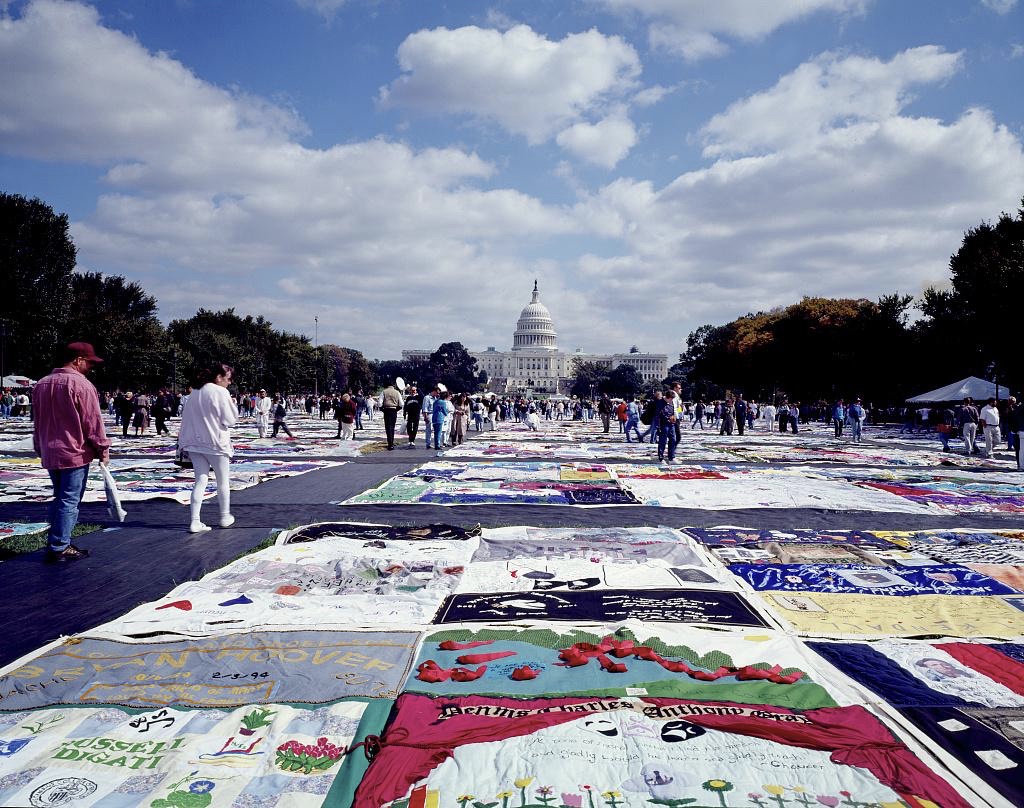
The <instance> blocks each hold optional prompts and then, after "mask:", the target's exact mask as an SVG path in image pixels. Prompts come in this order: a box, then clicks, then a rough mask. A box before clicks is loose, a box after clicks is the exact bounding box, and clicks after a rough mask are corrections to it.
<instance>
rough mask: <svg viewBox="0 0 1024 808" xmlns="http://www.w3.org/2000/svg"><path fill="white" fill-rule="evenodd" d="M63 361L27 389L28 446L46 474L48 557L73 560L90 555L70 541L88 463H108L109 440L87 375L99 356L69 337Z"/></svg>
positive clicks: (98, 359)
mask: <svg viewBox="0 0 1024 808" xmlns="http://www.w3.org/2000/svg"><path fill="white" fill-rule="evenodd" d="M61 358H62V359H63V362H64V364H63V365H62V366H61V367H59V368H54V369H53V371H52V372H51V373H50V375H48V376H45V377H43V378H42V379H40V380H39V382H38V383H37V384H36V387H35V390H33V391H32V403H33V407H34V411H35V412H34V417H33V424H32V448H33V450H34V451H35V453H36V454H37V455H39V458H40V464H41V465H42V467H43V468H44V469H46V470H47V472H48V473H49V475H50V482H51V484H52V485H53V501H52V502H51V503H50V508H49V517H50V529H49V531H48V532H47V536H46V542H47V548H46V560H47V561H78V560H79V559H82V558H86V557H87V556H88V555H89V551H88V550H83V549H81V548H80V547H76V546H75V545H73V544H72V543H71V531H72V530H74V527H75V524H76V523H77V522H78V509H79V507H80V506H81V503H82V496H83V495H84V494H85V485H86V482H87V481H88V479H89V466H90V464H91V463H92V461H93V460H99V461H100V463H102V464H103V465H104V466H105V465H107V464H108V463H109V462H110V439H109V438H108V437H107V433H106V431H105V430H104V428H103V414H102V413H101V412H100V401H99V394H98V393H97V392H96V388H95V387H93V385H92V382H90V381H89V380H88V379H87V378H86V374H87V373H88V372H89V371H90V370H92V369H93V368H94V367H95V366H96V365H98V364H99V363H100V362H102V361H103V360H102V359H100V357H98V356H97V355H96V351H95V350H93V347H92V345H90V344H89V343H88V342H72V343H70V344H68V345H67V346H66V347H65V348H64V350H63V351H62V357H61Z"/></svg>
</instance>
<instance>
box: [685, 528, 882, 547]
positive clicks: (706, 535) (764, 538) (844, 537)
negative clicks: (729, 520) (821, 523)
mask: <svg viewBox="0 0 1024 808" xmlns="http://www.w3.org/2000/svg"><path fill="white" fill-rule="evenodd" d="M683 532H684V533H686V535H688V536H691V537H692V538H694V539H696V540H697V541H699V542H701V543H703V544H708V545H723V546H746V545H753V546H759V545H761V544H762V543H763V542H781V543H785V544H842V545H855V546H857V547H866V548H872V547H877V548H880V549H891V548H892V547H893V542H891V541H888V540H887V539H886V538H884V535H885V534H879V533H877V532H875V531H870V532H869V531H866V530H814V529H809V528H790V529H786V530H770V529H760V528H746V527H731V526H727V525H722V526H718V527H687V528H684V529H683Z"/></svg>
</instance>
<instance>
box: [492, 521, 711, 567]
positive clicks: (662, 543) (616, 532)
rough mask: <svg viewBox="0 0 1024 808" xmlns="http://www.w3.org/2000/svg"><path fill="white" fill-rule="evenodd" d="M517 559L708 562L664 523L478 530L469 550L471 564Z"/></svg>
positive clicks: (692, 543)
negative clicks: (476, 540) (476, 542)
mask: <svg viewBox="0 0 1024 808" xmlns="http://www.w3.org/2000/svg"><path fill="white" fill-rule="evenodd" d="M520 558H532V559H534V560H535V561H536V560H538V559H566V560H586V561H590V562H592V563H595V564H600V563H606V562H616V561H632V562H636V563H641V564H642V563H646V562H649V561H661V562H665V563H666V564H671V565H673V566H693V567H706V566H708V558H707V556H706V555H705V554H703V553H702V552H701V551H700V550H699V549H698V547H697V545H696V544H695V543H694V542H693V541H692V540H689V539H688V538H687V537H686V536H685V535H684V534H683V533H681V532H680V531H678V530H674V529H672V528H667V527H629V528H626V527H607V528H605V527H597V528H548V527H504V528H490V529H488V530H484V531H483V532H482V533H481V535H480V545H479V548H478V549H477V551H476V552H475V553H474V554H473V561H474V562H487V561H514V560H515V559H520Z"/></svg>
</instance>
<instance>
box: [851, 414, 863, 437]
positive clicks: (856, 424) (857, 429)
mask: <svg viewBox="0 0 1024 808" xmlns="http://www.w3.org/2000/svg"><path fill="white" fill-rule="evenodd" d="M852 426H853V442H854V443H860V434H861V427H862V426H863V424H862V422H861V420H860V419H859V418H858V419H855V420H854V421H853V423H852Z"/></svg>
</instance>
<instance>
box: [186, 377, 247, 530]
mask: <svg viewBox="0 0 1024 808" xmlns="http://www.w3.org/2000/svg"><path fill="white" fill-rule="evenodd" d="M233 374H234V370H233V369H232V367H231V366H230V365H225V364H223V363H222V362H216V363H214V364H213V365H210V366H209V367H208V368H204V369H203V370H202V371H200V373H199V374H198V377H197V378H196V385H195V386H196V388H197V389H196V391H195V392H194V393H193V394H192V396H191V398H190V399H189V402H188V406H187V407H186V408H185V410H184V412H182V414H181V429H180V430H179V431H178V445H179V446H180V447H181V449H182V451H185V452H188V456H189V458H190V459H191V460H192V466H193V468H194V469H195V474H196V479H195V484H194V485H193V486H192V496H191V498H190V500H189V515H190V517H191V519H190V521H189V525H188V530H189V533H204V532H205V531H207V530H211V528H210V527H209V526H208V525H205V524H203V521H202V519H200V511H201V508H202V505H203V496H204V495H205V494H206V484H207V483H208V482H209V480H210V472H211V471H212V472H213V476H214V477H215V478H216V480H217V503H218V505H219V506H220V526H221V527H231V525H233V524H234V523H235V517H234V516H232V515H231V479H230V474H229V470H228V469H229V466H230V464H231V456H232V455H233V454H234V446H232V444H231V428H232V427H233V426H234V425H235V424H236V423H238V408H237V407H236V406H235V401H234V399H233V398H232V397H231V394H230V393H229V392H228V385H229V384H231V379H232V375H233Z"/></svg>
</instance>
